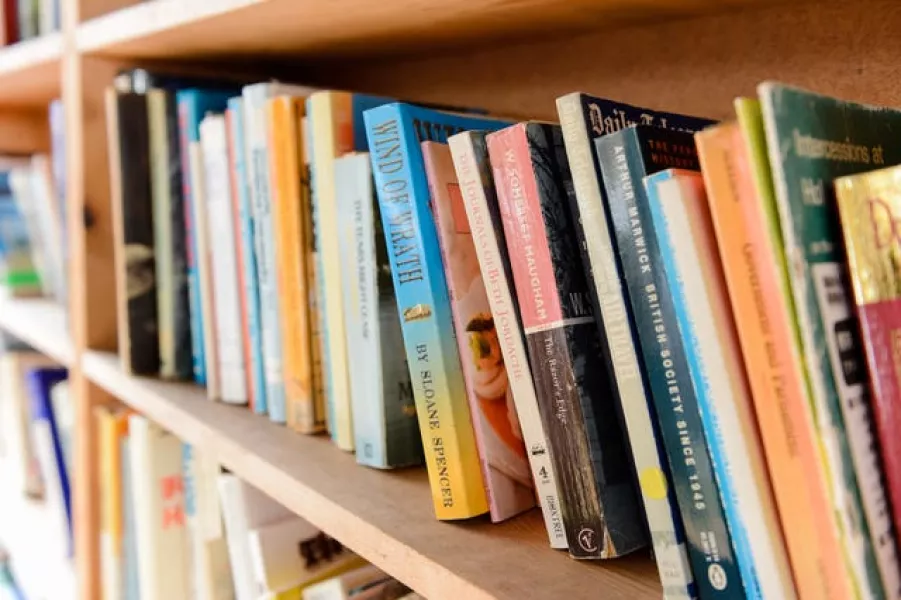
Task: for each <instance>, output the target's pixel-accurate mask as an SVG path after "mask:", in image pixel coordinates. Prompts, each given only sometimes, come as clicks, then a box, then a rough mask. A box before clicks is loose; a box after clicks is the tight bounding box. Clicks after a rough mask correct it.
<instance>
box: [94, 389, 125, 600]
mask: <svg viewBox="0 0 901 600" xmlns="http://www.w3.org/2000/svg"><path fill="white" fill-rule="evenodd" d="M128 415H129V411H126V410H116V409H111V408H109V407H107V406H100V407H97V408H96V409H95V411H94V417H95V419H96V420H97V425H98V431H99V432H100V438H99V460H100V464H99V467H100V530H101V536H100V550H101V564H102V573H103V577H102V587H103V596H104V598H119V597H120V596H121V595H122V590H123V589H124V586H125V582H124V576H123V573H124V551H125V549H124V540H123V531H124V523H123V504H122V455H121V451H120V448H121V445H120V441H121V440H122V438H123V437H125V436H127V435H128Z"/></svg>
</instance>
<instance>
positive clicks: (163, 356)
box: [147, 90, 176, 379]
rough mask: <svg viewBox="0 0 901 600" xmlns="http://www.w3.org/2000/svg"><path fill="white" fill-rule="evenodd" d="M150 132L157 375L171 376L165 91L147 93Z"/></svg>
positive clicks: (170, 247) (172, 312)
mask: <svg viewBox="0 0 901 600" xmlns="http://www.w3.org/2000/svg"><path fill="white" fill-rule="evenodd" d="M147 118H148V120H149V122H148V126H149V132H150V157H149V158H150V175H151V190H152V192H153V253H154V264H155V268H156V282H157V288H156V307H157V308H156V310H157V318H158V328H159V347H160V353H159V355H160V359H159V360H160V377H163V378H166V379H174V378H175V377H176V370H175V336H174V330H175V323H174V321H175V307H174V306H173V300H174V298H175V296H174V281H173V279H174V273H173V268H172V267H173V258H172V253H173V244H172V221H171V219H170V218H169V215H170V213H171V205H170V201H169V148H168V143H167V139H166V135H167V131H166V93H165V92H164V91H162V90H150V92H148V93H147Z"/></svg>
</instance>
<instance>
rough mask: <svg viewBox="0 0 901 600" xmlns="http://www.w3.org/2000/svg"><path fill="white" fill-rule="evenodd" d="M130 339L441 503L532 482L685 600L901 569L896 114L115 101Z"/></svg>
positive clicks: (784, 99) (822, 104)
mask: <svg viewBox="0 0 901 600" xmlns="http://www.w3.org/2000/svg"><path fill="white" fill-rule="evenodd" d="M107 108H108V112H107V117H108V131H109V133H110V157H111V163H110V175H111V182H112V189H113V195H114V208H115V210H114V215H115V225H116V258H117V269H118V272H117V277H118V278H117V282H118V298H119V307H120V325H119V333H120V353H121V358H122V362H123V366H124V368H125V369H126V370H128V371H129V372H131V373H134V374H139V375H159V376H161V377H164V378H170V379H189V380H193V381H195V382H196V383H197V384H200V385H203V386H205V387H206V389H207V391H208V394H209V396H210V398H211V399H212V400H218V401H222V402H227V403H231V404H236V405H244V404H247V405H249V406H250V407H251V409H252V410H254V411H255V412H256V413H258V414H261V415H268V417H269V418H270V419H271V420H273V421H275V422H278V423H284V424H286V425H287V426H289V427H292V428H294V429H295V430H297V431H298V432H300V433H303V434H314V433H318V432H321V431H327V432H328V433H329V435H330V436H331V438H332V439H333V440H334V442H335V444H336V445H337V446H338V447H339V448H341V449H343V450H346V451H353V452H355V453H356V457H357V460H358V462H359V463H360V464H362V465H366V466H369V467H375V468H396V467H405V466H412V465H417V464H420V463H423V462H424V463H425V465H426V467H427V469H428V473H429V478H430V482H431V486H432V492H433V500H434V509H435V513H436V516H437V518H439V519H449V520H450V519H466V518H470V517H474V516H477V515H481V514H485V513H487V514H489V515H490V517H491V519H492V520H493V521H501V520H504V519H508V518H511V517H514V516H515V515H517V514H520V513H522V512H524V511H527V510H530V509H532V508H533V507H535V506H538V507H540V510H541V511H542V514H543V516H544V519H545V523H546V526H547V533H548V538H549V543H550V545H551V546H552V547H554V548H562V549H567V550H568V551H569V553H570V554H571V555H572V556H573V557H575V558H579V559H604V558H614V557H618V556H621V555H624V554H628V553H631V552H635V551H638V550H640V549H642V548H645V547H648V546H651V547H652V548H653V552H654V557H655V559H656V561H657V565H658V567H659V573H660V576H661V580H662V582H663V587H664V591H665V594H666V596H667V597H668V598H692V597H698V596H700V597H704V598H713V597H724V596H725V595H728V596H729V597H735V598H739V597H745V596H747V597H765V598H792V597H798V596H799V597H805V598H836V599H839V598H849V597H854V596H855V594H859V595H861V596H863V597H887V596H894V595H896V594H897V592H898V590H899V589H901V576H899V566H898V557H897V552H896V537H895V529H894V526H895V524H897V523H901V462H899V459H898V457H899V456H901V447H898V441H897V436H895V435H894V433H893V432H894V431H895V430H896V428H895V427H894V425H895V424H896V420H897V417H896V415H897V414H901V413H899V412H898V411H897V410H895V409H894V401H895V400H896V399H897V397H898V394H899V385H901V384H899V383H898V379H897V375H896V373H897V364H898V359H897V358H895V357H896V356H897V355H898V354H899V353H898V352H896V351H895V349H896V347H897V346H898V344H897V343H896V337H897V336H896V335H895V333H894V331H895V328H896V326H897V325H896V321H897V320H898V319H899V318H901V317H897V316H896V315H897V314H901V313H899V311H898V309H897V307H896V304H895V303H896V298H897V296H898V294H899V292H898V289H899V284H898V281H899V266H898V264H899V263H898V256H899V255H901V244H899V242H898V239H899V238H898V235H897V227H896V223H897V222H898V217H897V216H895V214H894V211H895V210H896V209H897V210H901V186H899V185H898V184H896V183H895V182H896V180H899V181H901V167H898V166H897V165H899V164H901V144H898V142H897V141H896V140H895V139H894V136H893V133H894V132H895V131H896V129H897V127H898V126H899V125H901V112H896V111H892V110H888V109H877V108H873V107H867V106H861V105H858V104H853V103H848V102H842V101H839V100H836V99H833V98H828V97H824V96H820V95H817V94H814V93H810V92H807V91H803V90H798V89H795V88H792V87H788V86H785V85H782V84H777V83H764V84H762V85H761V86H760V88H759V92H758V97H757V98H741V99H738V100H736V102H735V117H734V119H732V120H730V121H729V122H726V123H719V124H717V123H713V122H712V121H710V120H708V119H704V118H698V117H692V116H686V115H678V114H672V113H667V112H661V111H657V110H651V109H647V108H642V107H636V106H631V105H628V104H625V103H621V102H615V101H612V100H607V99H601V98H595V97H592V96H588V95H586V94H581V93H574V94H571V95H567V96H564V97H561V98H559V99H558V101H557V110H558V114H559V118H560V124H559V125H556V124H548V123H539V122H520V123H516V122H512V121H509V120H505V119H503V118H495V117H492V116H488V115H485V114H483V113H480V112H478V111H455V112H451V111H448V110H443V109H436V108H434V107H426V106H417V105H412V104H405V103H400V102H396V101H394V100H392V99H387V98H377V97H371V96H365V95H361V94H355V93H349V92H342V91H329V90H319V89H313V88H309V87H305V86H299V85H289V84H284V83H277V82H264V83H255V84H250V85H246V86H233V85H231V84H228V83H222V82H212V81H202V80H184V79H178V78H172V77H166V76H163V75H159V74H152V73H146V72H142V71H141V72H129V73H124V74H123V75H122V76H121V77H120V78H119V79H118V80H117V82H115V85H111V86H110V88H109V91H108V97H107Z"/></svg>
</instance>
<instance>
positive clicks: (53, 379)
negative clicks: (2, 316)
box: [28, 368, 72, 554]
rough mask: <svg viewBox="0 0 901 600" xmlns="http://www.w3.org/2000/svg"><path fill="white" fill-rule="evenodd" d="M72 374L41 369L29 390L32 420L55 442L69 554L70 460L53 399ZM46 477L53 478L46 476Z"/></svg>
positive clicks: (30, 379) (33, 373)
mask: <svg viewBox="0 0 901 600" xmlns="http://www.w3.org/2000/svg"><path fill="white" fill-rule="evenodd" d="M68 376H69V375H68V371H66V369H63V368H40V369H32V370H31V371H29V372H28V389H29V392H30V395H31V418H32V419H33V420H34V421H44V422H46V423H47V425H48V426H49V429H50V434H51V437H52V439H53V462H54V464H55V466H56V475H57V477H58V478H59V486H60V490H61V491H62V495H63V498H62V499H63V507H64V508H65V512H66V523H67V525H68V528H69V552H70V554H71V552H72V494H71V488H70V485H69V472H68V469H67V468H66V458H65V453H64V452H63V443H62V437H61V433H60V430H59V427H58V425H57V423H56V417H55V415H54V414H53V401H52V399H51V397H50V390H51V388H52V387H53V386H54V385H56V384H57V383H59V382H61V381H65V380H66V378H67V377H68ZM44 476H45V477H46V476H49V474H47V473H45V474H44Z"/></svg>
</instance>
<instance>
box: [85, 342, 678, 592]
mask: <svg viewBox="0 0 901 600" xmlns="http://www.w3.org/2000/svg"><path fill="white" fill-rule="evenodd" d="M82 368H83V369H84V373H85V375H86V376H87V377H88V378H89V379H90V380H92V381H93V382H94V383H95V384H96V385H98V386H100V387H102V388H104V389H106V390H107V391H108V392H110V393H111V394H113V395H115V396H117V397H118V398H119V399H120V400H122V401H123V402H125V403H126V404H129V405H130V406H132V407H133V408H135V409H137V410H138V411H140V412H142V413H143V414H145V415H146V416H147V417H148V418H150V419H152V420H154V421H156V422H157V423H159V424H160V425H162V426H163V427H165V428H166V429H169V430H170V431H172V432H173V433H174V434H175V435H177V436H179V437H181V438H182V439H183V440H185V441H186V442H189V443H191V444H194V445H196V446H197V447H199V448H201V449H202V450H203V451H204V452H205V453H207V454H208V455H209V456H213V457H215V458H216V459H217V460H219V461H220V462H221V463H222V465H223V466H225V467H227V468H228V469H229V470H231V471H232V472H234V473H235V474H237V475H238V476H240V477H242V478H244V479H245V480H247V481H248V482H249V483H251V484H253V485H255V486H257V487H258V488H260V489H262V490H264V491H266V492H267V493H268V494H270V495H271V496H272V497H273V498H275V499H276V500H277V501H279V502H281V503H282V504H284V505H285V506H287V507H288V508H290V509H291V510H293V511H294V512H296V513H297V514H299V515H300V516H302V517H304V518H305V519H307V520H309V521H310V522H312V523H313V524H315V525H316V526H317V527H319V528H321V529H322V530H323V531H325V532H326V533H328V534H329V535H332V536H333V537H335V538H336V539H338V540H339V541H341V542H342V543H343V544H345V545H346V546H348V547H349V548H351V549H352V550H354V551H355V552H357V553H359V554H360V555H362V556H363V557H364V558H366V559H367V560H369V561H371V562H372V563H374V564H375V565H377V566H379V567H380V568H382V569H384V570H385V571H386V572H388V573H390V574H392V575H393V576H395V577H397V578H398V579H400V580H401V581H403V582H404V583H406V584H407V585H409V586H410V587H412V588H413V589H415V590H417V591H418V592H420V593H422V594H424V595H425V596H426V597H427V598H429V599H430V600H442V599H447V600H458V599H460V598H466V599H467V600H479V599H483V598H498V599H507V598H509V599H511V600H512V599H515V600H525V599H529V598H536V599H538V598H540V599H546V598H567V599H569V600H576V599H579V598H586V599H588V598H592V599H594V598H598V597H603V598H605V599H608V598H628V599H629V600H638V599H639V598H659V597H660V595H661V588H660V584H659V582H658V578H657V572H656V568H655V566H654V564H653V562H652V561H651V560H650V559H649V558H648V557H647V555H643V556H631V557H626V558H624V559H620V560H616V561H609V562H605V563H604V564H597V563H582V562H578V561H575V560H573V559H571V558H569V556H567V555H566V554H565V553H563V552H558V551H554V550H552V549H550V548H549V547H548V545H547V538H546V535H545V532H544V526H543V523H542V520H541V515H540V514H539V513H538V512H537V509H536V510H534V511H532V512H531V513H529V514H526V515H522V516H520V517H518V518H516V519H512V520H511V521H508V522H506V523H503V524H498V525H492V524H491V523H489V522H487V520H485V519H474V520H472V521H470V522H466V523H442V522H438V521H436V520H435V518H434V513H433V512H432V502H431V495H430V490H429V485H428V481H427V479H426V474H425V470H424V469H421V468H419V469H407V470H401V471H397V472H381V471H377V470H372V469H367V468H365V467H362V466H359V465H357V464H356V462H355V460H354V457H353V455H352V454H348V453H345V452H342V451H341V450H339V449H337V448H336V447H335V446H334V445H332V443H331V442H330V441H329V440H328V439H327V438H325V437H323V436H302V435H299V434H297V433H294V432H293V431H291V430H289V429H287V428H286V427H283V426H280V425H276V424H273V423H271V422H269V421H268V420H267V419H265V418H263V417H259V416H256V415H254V414H252V413H251V412H250V411H249V410H248V409H246V408H244V407H234V406H227V405H223V404H220V403H215V402H211V401H209V400H208V399H207V398H206V396H205V394H204V391H203V390H202V389H201V388H198V387H196V386H193V385H189V384H177V383H167V382H163V381H160V380H156V379H146V378H135V377H130V376H128V375H126V374H125V373H124V372H123V371H122V369H121V367H120V363H119V360H118V357H117V356H115V355H113V354H109V353H101V352H88V353H87V354H85V356H84V357H83V360H82Z"/></svg>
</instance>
